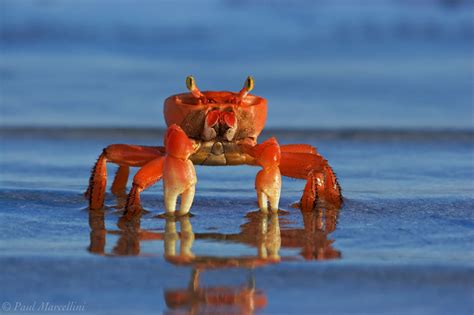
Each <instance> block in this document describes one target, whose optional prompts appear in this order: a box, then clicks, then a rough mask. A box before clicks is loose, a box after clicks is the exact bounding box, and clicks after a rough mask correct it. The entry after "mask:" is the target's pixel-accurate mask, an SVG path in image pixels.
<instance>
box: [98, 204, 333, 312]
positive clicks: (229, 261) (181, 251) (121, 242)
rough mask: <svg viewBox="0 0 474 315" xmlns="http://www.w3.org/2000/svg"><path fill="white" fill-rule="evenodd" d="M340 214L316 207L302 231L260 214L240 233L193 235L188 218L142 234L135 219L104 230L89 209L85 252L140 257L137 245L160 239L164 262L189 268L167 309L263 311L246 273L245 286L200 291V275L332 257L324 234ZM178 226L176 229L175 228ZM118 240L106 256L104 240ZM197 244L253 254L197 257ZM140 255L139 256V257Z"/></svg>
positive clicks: (261, 299) (277, 217)
mask: <svg viewBox="0 0 474 315" xmlns="http://www.w3.org/2000/svg"><path fill="white" fill-rule="evenodd" d="M338 214H339V210H336V209H318V210H316V211H313V212H306V213H301V215H302V217H303V227H302V228H290V227H286V225H288V224H287V222H286V220H285V218H284V216H281V215H278V214H273V215H265V214H262V213H261V212H260V211H255V212H250V213H248V214H247V216H246V218H247V219H248V222H246V223H245V224H243V225H242V226H241V229H240V233H235V234H224V233H194V232H193V228H192V225H191V220H190V218H189V216H184V217H176V218H175V217H173V218H166V223H165V230H164V232H156V231H149V230H142V229H141V228H140V218H139V217H136V218H132V219H131V220H124V219H120V220H119V221H118V224H117V226H118V228H119V229H118V230H115V231H112V230H109V231H107V230H106V228H105V223H104V212H102V211H90V212H89V224H90V228H91V234H90V246H89V251H90V252H91V253H94V254H99V255H107V256H127V255H131V256H134V255H141V253H140V244H141V242H144V241H160V242H161V241H162V242H163V246H164V254H163V255H164V258H165V260H166V261H167V262H169V263H171V264H173V265H176V266H187V267H190V268H191V270H192V272H191V278H190V280H189V284H188V286H187V287H186V288H183V289H172V290H171V289H167V290H165V295H164V297H165V301H166V304H167V306H168V307H169V308H170V309H172V310H176V311H180V310H181V311H190V312H191V313H195V312H199V313H214V314H215V313H216V312H217V313H238V314H250V313H253V311H254V310H257V309H259V308H263V307H265V305H266V304H267V298H266V295H265V294H264V293H263V292H262V291H261V290H258V289H256V287H255V282H256V281H255V277H254V275H251V276H250V277H249V279H248V280H247V283H246V284H245V285H231V286H219V287H201V285H200V282H199V280H200V275H201V274H202V273H203V272H204V271H205V270H210V269H211V270H212V269H221V268H231V267H235V268H245V269H248V270H252V269H254V268H256V267H259V266H264V265H268V264H276V263H279V262H280V261H291V260H297V259H305V260H326V259H337V258H340V257H341V253H340V252H339V251H338V250H336V249H334V248H333V247H332V243H333V242H334V241H333V240H330V239H328V235H329V234H330V233H332V232H333V231H334V230H335V229H336V225H337V217H338ZM178 227H179V228H178ZM110 234H116V235H118V236H119V238H118V240H117V242H116V244H115V246H114V247H113V249H112V251H111V252H109V253H107V252H106V250H105V248H106V237H107V235H110ZM196 240H212V241H217V242H219V243H220V244H221V246H226V244H230V243H238V244H245V245H247V246H250V247H252V248H255V249H256V254H255V255H247V256H239V255H236V256H213V255H205V254H204V255H196V254H194V253H193V244H194V242H195V241H196ZM281 249H300V251H299V254H298V255H293V256H291V255H286V256H281V253H280V252H281ZM142 255H143V254H142Z"/></svg>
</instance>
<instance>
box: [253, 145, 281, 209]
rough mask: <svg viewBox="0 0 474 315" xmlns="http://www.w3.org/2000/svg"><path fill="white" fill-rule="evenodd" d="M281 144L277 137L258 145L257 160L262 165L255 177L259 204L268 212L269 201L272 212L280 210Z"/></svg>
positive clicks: (256, 150) (256, 149)
mask: <svg viewBox="0 0 474 315" xmlns="http://www.w3.org/2000/svg"><path fill="white" fill-rule="evenodd" d="M280 157H281V153H280V146H279V145H278V142H277V140H276V139H275V138H270V139H268V140H267V141H264V142H263V143H261V144H259V145H257V147H256V148H255V160H256V162H257V164H259V165H260V166H261V167H262V170H261V171H259V172H258V173H257V177H256V178H255V189H256V190H257V199H258V206H259V208H260V210H261V211H263V212H268V203H269V204H270V208H271V210H272V212H277V211H278V204H279V202H280V192H281V173H280V168H279V165H280Z"/></svg>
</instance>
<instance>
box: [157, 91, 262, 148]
mask: <svg viewBox="0 0 474 315" xmlns="http://www.w3.org/2000/svg"><path fill="white" fill-rule="evenodd" d="M202 94H204V96H205V97H206V98H207V99H208V100H209V102H207V103H203V102H201V101H200V100H199V99H197V98H195V97H194V96H193V95H192V94H191V93H181V94H176V95H172V96H170V97H168V98H167V99H166V100H165V103H164V116H165V120H166V124H167V126H171V125H173V124H176V125H178V126H180V127H181V128H182V129H183V130H184V132H185V133H186V135H188V137H190V138H193V139H200V138H201V134H202V131H203V128H204V123H205V119H206V115H207V113H208V112H209V111H212V110H219V111H222V112H225V111H232V112H233V113H234V115H235V118H236V121H237V126H238V127H237V131H236V134H235V136H234V137H233V139H232V140H240V139H245V138H252V139H254V140H256V139H257V137H258V135H259V134H260V132H261V131H262V130H263V128H264V126H265V120H266V118H267V100H266V99H264V98H263V97H259V96H256V95H252V94H248V95H246V97H245V98H243V99H242V100H240V99H238V96H239V94H238V93H233V92H228V91H218V92H214V91H204V92H202Z"/></svg>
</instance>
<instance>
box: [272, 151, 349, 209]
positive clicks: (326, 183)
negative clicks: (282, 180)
mask: <svg viewBox="0 0 474 315" xmlns="http://www.w3.org/2000/svg"><path fill="white" fill-rule="evenodd" d="M280 170H281V173H282V175H284V176H288V177H293V178H301V179H306V180H307V181H306V186H305V188H304V192H303V196H302V197H301V209H302V210H303V211H311V210H313V209H314V207H315V206H316V202H317V200H318V199H322V200H324V201H326V202H327V203H330V204H332V205H333V206H335V207H340V206H341V204H342V195H341V188H340V186H339V183H338V182H337V178H336V174H335V173H334V171H333V170H332V168H331V166H329V164H328V162H327V160H325V159H324V158H323V157H322V156H320V155H319V154H312V153H300V152H282V155H281V163H280Z"/></svg>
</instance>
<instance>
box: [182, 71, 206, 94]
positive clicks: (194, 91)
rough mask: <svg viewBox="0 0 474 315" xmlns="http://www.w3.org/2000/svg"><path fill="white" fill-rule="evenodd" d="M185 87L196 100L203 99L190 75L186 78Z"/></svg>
mask: <svg viewBox="0 0 474 315" xmlns="http://www.w3.org/2000/svg"><path fill="white" fill-rule="evenodd" d="M186 87H187V88H188V90H189V92H191V93H192V94H193V96H194V97H195V98H197V99H203V98H205V96H204V94H202V92H201V91H200V90H199V89H198V87H197V85H196V80H194V77H193V76H192V75H188V76H187V77H186Z"/></svg>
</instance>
